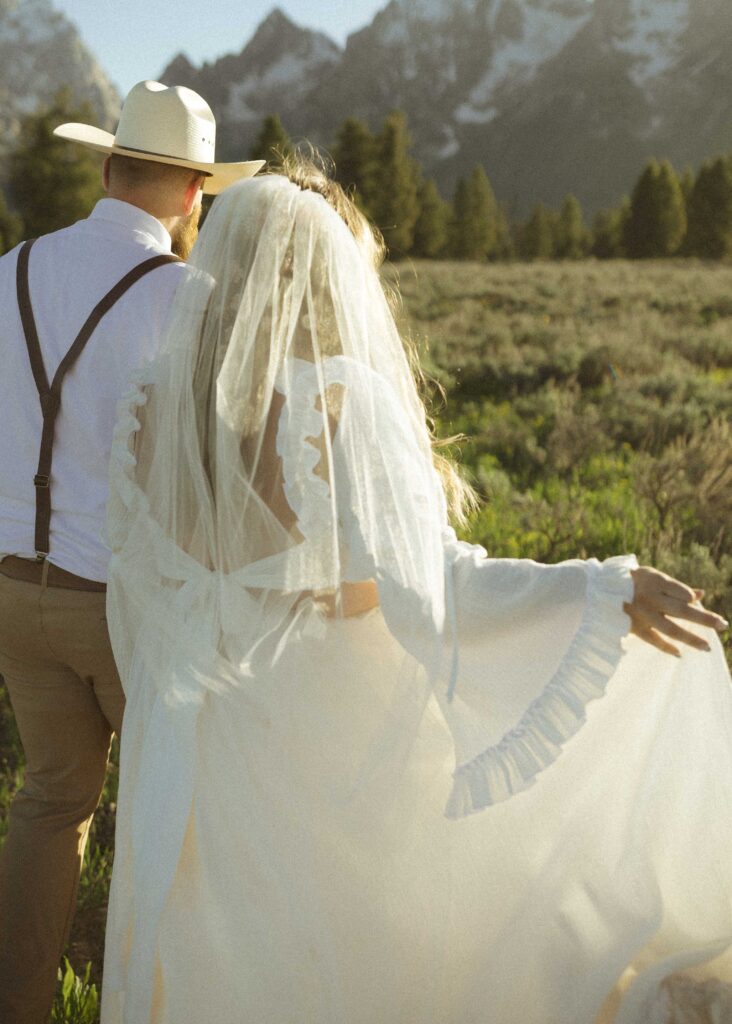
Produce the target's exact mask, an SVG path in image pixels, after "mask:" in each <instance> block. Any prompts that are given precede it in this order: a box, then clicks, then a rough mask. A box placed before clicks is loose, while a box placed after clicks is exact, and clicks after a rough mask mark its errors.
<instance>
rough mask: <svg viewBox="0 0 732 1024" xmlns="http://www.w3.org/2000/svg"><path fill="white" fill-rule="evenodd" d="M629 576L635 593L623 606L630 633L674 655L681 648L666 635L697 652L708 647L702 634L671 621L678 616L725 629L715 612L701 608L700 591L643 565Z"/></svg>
mask: <svg viewBox="0 0 732 1024" xmlns="http://www.w3.org/2000/svg"><path fill="white" fill-rule="evenodd" d="M631 575H632V576H633V580H634V581H635V593H634V596H633V600H632V601H631V602H630V603H626V604H625V605H624V606H623V607H624V609H625V611H626V614H627V615H629V616H630V622H631V627H630V632H631V633H634V634H635V635H636V636H638V637H640V638H641V640H645V641H646V642H647V643H649V644H652V645H653V646H654V647H657V648H658V649H659V651H663V652H664V653H665V654H673V655H674V657H676V658H680V657H681V651H680V650H679V649H678V647H677V646H676V645H675V644H673V643H670V642H669V639H667V638H670V639H671V640H675V641H677V642H678V643H680V644H687V645H688V646H689V647H694V648H695V649H696V650H699V651H709V650H711V648H710V646H709V644H708V643H707V641H706V640H705V639H704V638H703V637H700V636H697V635H696V633H692V632H691V631H690V630H688V629H684V628H683V626H680V625H679V624H678V622H677V621H675V620H677V619H682V620H686V621H687V622H693V623H695V624H696V625H699V626H708V627H709V628H710V629H715V630H716V631H717V632H718V633H721V632H722V631H723V630H725V629H726V628H727V626H728V623H727V622H726V621H725V620H724V619H723V618H722V616H721V615H715V613H714V612H708V611H706V610H705V609H704V608H703V607H702V605H701V603H700V600H701V598H702V596H703V591H701V590H694V589H693V588H692V587H687V586H686V584H684V583H679V581H678V580H675V579H672V577H671V576H667V575H666V574H665V573H663V572H659V571H658V570H657V569H652V568H650V566H647V565H642V566H640V567H639V568H638V569H634V570H633V572H632V574H631Z"/></svg>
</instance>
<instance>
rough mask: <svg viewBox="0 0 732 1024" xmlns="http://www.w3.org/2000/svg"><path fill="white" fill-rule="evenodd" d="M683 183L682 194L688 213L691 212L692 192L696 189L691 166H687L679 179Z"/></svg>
mask: <svg viewBox="0 0 732 1024" xmlns="http://www.w3.org/2000/svg"><path fill="white" fill-rule="evenodd" d="M679 184H680V185H681V194H682V195H683V197H684V203H685V204H686V211H687V214H688V212H689V201H690V200H691V193H692V192H693V191H694V172H693V171H692V169H691V168H690V167H687V168H686V170H685V171H684V173H683V174H682V175H681V178H680V179H679Z"/></svg>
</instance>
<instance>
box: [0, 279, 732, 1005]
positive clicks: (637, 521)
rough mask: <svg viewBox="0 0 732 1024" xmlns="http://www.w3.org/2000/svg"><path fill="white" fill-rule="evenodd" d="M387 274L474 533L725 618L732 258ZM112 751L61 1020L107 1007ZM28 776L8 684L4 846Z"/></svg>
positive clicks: (729, 579)
mask: <svg viewBox="0 0 732 1024" xmlns="http://www.w3.org/2000/svg"><path fill="white" fill-rule="evenodd" d="M387 274H388V277H389V278H390V280H391V281H392V283H394V282H395V281H396V282H398V286H399V290H400V291H401V295H402V309H401V313H400V319H401V321H402V325H403V327H404V330H405V331H409V333H410V335H411V337H412V339H413V341H414V342H415V344H416V346H417V348H418V350H419V351H420V353H421V356H422V362H423V365H424V367H425V370H426V371H427V373H428V375H429V378H430V380H431V383H429V384H428V394H429V400H430V407H431V411H432V415H433V416H434V419H435V423H436V430H437V432H438V434H439V435H440V436H443V437H447V436H451V435H453V434H464V435H465V437H466V440H465V441H463V442H460V443H456V444H455V445H453V448H452V451H453V453H454V455H455V457H456V458H458V459H459V461H460V463H461V465H462V468H463V471H464V473H465V475H466V476H467V477H468V478H469V479H470V480H471V482H472V483H473V485H474V487H475V488H476V490H477V492H478V494H479V497H480V498H481V507H480V509H479V510H478V511H477V512H476V513H475V514H474V515H473V516H472V517H471V519H470V522H469V523H468V524H467V526H466V527H465V528H464V529H462V530H461V531H460V532H461V534H462V536H464V537H465V538H466V539H469V540H471V541H473V542H476V543H481V544H483V545H484V546H485V547H486V548H487V549H488V551H489V553H490V554H491V555H493V556H497V557H527V558H535V559H537V560H539V561H546V562H555V561H559V560H561V559H564V558H572V557H591V556H595V557H598V558H605V557H608V556H610V555H614V554H619V553H623V552H629V551H634V552H635V553H636V554H637V555H638V557H639V559H640V560H641V561H643V562H647V563H650V564H654V565H656V566H658V567H659V568H661V569H663V570H665V571H667V572H670V573H673V574H674V575H676V576H679V577H681V578H683V579H685V580H687V581H688V582H689V583H691V584H693V585H694V586H697V587H701V588H704V590H705V591H706V598H705V600H706V603H707V604H708V605H709V606H710V607H712V608H714V609H715V610H717V611H722V612H726V613H727V615H728V617H729V612H730V611H732V417H731V415H730V414H731V413H732V266H727V265H723V264H713V263H710V264H704V263H700V262H690V261H689V262H687V261H678V260H674V261H673V262H670V261H669V262H668V263H637V262H634V263H631V262H594V261H588V262H578V263H573V262H567V263H536V264H529V265H525V264H486V263H482V264H477V263H436V262H418V263H402V264H400V265H399V266H398V268H396V269H395V268H389V270H388V271H387ZM725 640H726V641H727V644H728V646H729V640H730V637H729V635H728V636H727V637H726V638H725ZM112 762H113V763H112V767H111V770H110V774H109V778H108V782H107V786H106V788H105V792H104V795H103V798H102V803H101V806H100V809H99V811H98V812H97V815H96V818H95V821H94V825H93V828H92V832H91V836H90V841H89V845H88V848H87V855H86V862H85V869H84V875H83V878H82V884H81V890H80V897H79V910H78V913H77V916H76V920H75V924H74V930H73V934H72V938H71V943H70V947H69V950H68V957H69V960H70V962H71V964H72V965H73V968H74V971H75V974H74V971H71V970H68V971H66V976H65V979H64V983H63V985H60V986H59V995H58V998H57V1006H56V1008H55V1010H54V1018H53V1019H54V1021H56V1022H57V1024H60V1022H62V1021H63V1022H64V1024H93V1022H94V1021H95V1020H97V1019H98V1018H97V1007H96V998H95V997H96V989H97V988H98V985H99V980H100V974H101V960H102V954H103V939H104V915H105V909H106V900H107V891H108V885H109V875H110V870H111V863H112V857H113V828H114V805H115V794H116V767H115V765H116V751H113V755H112ZM21 780H22V756H21V753H20V749H19V745H18V740H17V735H16V733H15V728H14V724H13V720H12V713H11V711H10V708H9V706H8V703H7V699H6V696H5V693H4V690H2V688H1V687H0V840H1V839H2V835H3V834H4V830H5V828H6V812H7V807H8V804H9V801H10V798H11V795H12V793H13V792H14V790H15V788H16V787H17V786H18V785H19V784H20V782H21ZM89 964H90V965H91V966H90V968H89V969H88V975H87V980H86V981H85V980H84V978H83V974H84V972H85V970H86V969H87V965H89ZM77 976H78V977H77Z"/></svg>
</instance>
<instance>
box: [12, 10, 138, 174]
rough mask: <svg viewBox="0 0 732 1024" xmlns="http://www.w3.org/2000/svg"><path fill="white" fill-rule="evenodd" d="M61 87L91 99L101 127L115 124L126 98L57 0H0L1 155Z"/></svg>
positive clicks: (78, 99) (78, 98)
mask: <svg viewBox="0 0 732 1024" xmlns="http://www.w3.org/2000/svg"><path fill="white" fill-rule="evenodd" d="M61 88H67V89H68V90H69V91H70V93H71V96H72V99H73V101H74V102H76V103H82V102H88V103H90V104H91V106H92V108H93V110H94V112H95V116H96V117H97V118H98V122H99V124H100V126H101V127H105V128H111V127H113V126H114V123H115V121H116V118H117V116H118V114H119V106H120V98H119V96H118V94H117V91H116V89H115V88H114V86H113V85H112V84H111V83H110V81H109V79H108V78H107V76H106V75H105V73H104V72H103V71H102V69H101V67H100V66H99V65H98V64H97V62H96V60H95V59H94V57H93V56H92V54H91V53H90V52H89V50H87V48H86V47H85V46H84V44H83V42H82V40H81V38H80V36H79V34H78V32H77V30H76V28H75V27H74V26H73V25H72V24H71V22H69V21H68V20H67V19H66V18H65V17H64V16H63V15H62V14H60V13H59V12H58V11H56V10H55V9H54V7H53V5H52V3H51V0H0V156H2V155H4V154H5V153H6V152H7V151H8V150H9V149H10V148H11V147H12V145H13V143H14V141H15V139H16V138H17V134H18V131H19V129H20V122H21V120H22V118H23V117H24V116H26V115H27V114H30V113H33V112H34V111H35V110H37V109H39V107H42V106H44V105H47V104H48V103H50V102H51V101H52V99H53V97H54V95H55V94H56V93H57V92H58V91H59V89H61Z"/></svg>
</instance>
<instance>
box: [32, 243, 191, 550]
mask: <svg viewBox="0 0 732 1024" xmlns="http://www.w3.org/2000/svg"><path fill="white" fill-rule="evenodd" d="M34 242H35V239H31V240H30V241H28V242H25V244H24V245H23V246H22V247H21V250H20V252H19V254H18V271H17V287H18V307H19V309H20V319H21V322H22V324H23V332H24V334H25V341H26V345H27V346H28V356H29V358H30V364H31V369H32V371H33V379H34V381H35V382H36V388H37V389H38V397H39V399H40V402H41V413H42V415H43V432H42V434H41V450H40V455H39V458H38V471H37V473H36V475H35V477H34V479H33V484H34V486H35V489H36V529H35V548H36V558H37V559H38V561H39V562H42V561H44V560H45V558H46V556H47V555H48V551H49V546H50V541H49V536H50V529H51V465H52V462H53V441H54V436H55V433H56V419H57V417H58V413H59V409H60V406H61V386H62V384H63V381H64V377H65V376H66V374H67V373H68V372H69V370H70V369H71V368H72V366H73V365H74V363H75V362H76V360H77V359H78V358H79V356H80V355H81V353H82V351H83V350H84V347H85V346H86V344H87V342H88V341H89V339H90V338H91V336H92V334H93V333H94V331H95V329H96V327H97V326H98V324H99V322H100V320H101V319H102V317H103V316H105V314H106V313H108V312H109V310H110V309H111V308H112V306H114V304H115V303H116V302H118V301H119V300H120V299H121V298H122V296H123V295H124V294H125V292H127V291H129V289H130V288H131V287H132V286H133V285H134V284H136V282H137V281H139V280H140V278H142V277H144V276H145V275H146V274H149V273H150V272H151V271H152V270H155V269H156V268H157V267H162V266H164V265H165V264H166V263H179V262H180V260H179V259H178V257H177V256H173V255H172V254H167V253H162V254H161V255H159V256H153V257H152V258H151V259H149V260H144V261H143V262H142V263H140V264H138V266H136V267H134V268H133V269H132V270H131V271H130V272H129V273H128V274H125V276H124V277H123V278H122V280H121V281H119V282H118V283H117V284H116V285H115V286H114V288H112V289H111V290H110V291H109V292H107V294H106V295H105V296H104V298H103V299H102V300H101V301H100V302H98V303H97V305H96V306H95V307H94V309H93V310H92V312H91V313H90V314H89V316H88V318H87V320H86V322H85V324H84V326H83V327H82V328H81V330H80V331H79V333H78V334H77V336H76V338H75V339H74V343H73V345H72V346H71V348H70V349H69V351H68V352H67V353H66V355H65V356H64V358H63V359H62V360H61V363H60V364H59V367H58V369H57V370H56V373H55V375H54V378H53V380H52V381H51V383H50V385H49V383H48V375H47V374H46V368H45V366H44V365H43V355H42V353H41V345H40V342H39V340H38V330H37V327H36V321H35V316H34V315H33V306H32V304H31V298H30V287H29V283H28V263H29V259H30V251H31V249H32V247H33V243H34Z"/></svg>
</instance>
